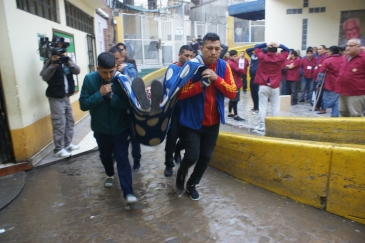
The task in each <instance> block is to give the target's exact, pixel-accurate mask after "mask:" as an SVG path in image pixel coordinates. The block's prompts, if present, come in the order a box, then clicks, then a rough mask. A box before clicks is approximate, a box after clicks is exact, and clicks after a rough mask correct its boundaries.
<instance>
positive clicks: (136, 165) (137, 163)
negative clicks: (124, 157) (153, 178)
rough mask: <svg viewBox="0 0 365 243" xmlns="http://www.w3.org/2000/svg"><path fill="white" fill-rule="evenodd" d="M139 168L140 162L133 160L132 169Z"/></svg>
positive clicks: (137, 169) (136, 169)
mask: <svg viewBox="0 0 365 243" xmlns="http://www.w3.org/2000/svg"><path fill="white" fill-rule="evenodd" d="M140 169H141V163H140V161H139V160H134V163H133V170H134V171H139V170H140Z"/></svg>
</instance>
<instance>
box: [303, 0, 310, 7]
mask: <svg viewBox="0 0 365 243" xmlns="http://www.w3.org/2000/svg"><path fill="white" fill-rule="evenodd" d="M308 7H309V0H303V8H308Z"/></svg>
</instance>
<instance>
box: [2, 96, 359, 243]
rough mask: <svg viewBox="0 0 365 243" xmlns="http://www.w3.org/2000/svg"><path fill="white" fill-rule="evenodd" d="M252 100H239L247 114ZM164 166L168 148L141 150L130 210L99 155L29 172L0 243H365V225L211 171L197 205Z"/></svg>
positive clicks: (8, 212)
mask: <svg viewBox="0 0 365 243" xmlns="http://www.w3.org/2000/svg"><path fill="white" fill-rule="evenodd" d="M248 102H249V100H248V101H247V102H246V105H245V106H247V107H242V106H244V104H243V102H242V101H241V103H239V105H240V104H241V105H242V106H241V107H240V111H241V112H242V113H243V112H245V111H246V110H248V109H249V108H252V107H250V104H249V103H248ZM307 106H309V105H307ZM303 107H304V104H303ZM298 109H299V108H298ZM302 109H303V110H304V108H302ZM240 115H241V114H240ZM249 115H250V114H249V113H247V112H246V113H245V115H242V116H246V117H245V118H247V117H248V116H249ZM252 117H253V118H252V120H254V119H255V115H252ZM235 122H236V121H234V120H233V119H230V120H228V123H229V124H230V125H225V126H221V130H223V131H230V132H235V133H247V132H248V128H247V127H244V126H245V124H248V122H247V120H246V121H245V122H240V123H239V124H241V128H240V129H239V128H238V127H240V125H238V124H235ZM237 123H238V122H237ZM242 127H243V128H242ZM163 162H164V144H161V145H159V146H156V147H146V146H143V147H142V170H141V171H139V172H133V187H134V190H135V194H136V195H137V197H138V198H139V200H140V201H139V203H138V204H136V205H134V206H131V207H130V206H127V205H126V204H125V203H124V200H123V199H122V194H121V190H120V187H119V185H118V183H116V184H115V186H114V187H113V188H104V186H103V182H104V179H105V173H104V171H103V167H102V165H101V163H100V160H99V157H98V152H90V153H88V154H84V155H81V156H79V157H73V158H70V159H67V160H63V161H62V162H59V163H57V164H53V165H49V166H45V167H43V168H36V169H34V170H33V171H31V172H27V173H26V174H27V175H26V184H25V187H24V189H23V191H22V193H21V194H20V195H19V196H18V198H17V199H16V200H15V201H14V202H13V203H12V204H11V205H10V206H9V207H7V208H6V209H5V210H4V211H3V212H1V213H0V242H110V243H111V242H169V243H177V242H180V243H183V242H247V243H251V242H259V243H269V242H270V243H272V242H305V243H306V242H310V243H320V242H321V243H322V242H326V243H332V242H338V243H342V242H354V243H362V242H365V225H361V224H358V223H356V222H353V221H350V220H348V219H345V218H342V217H339V216H336V215H333V214H330V213H327V212H324V211H321V210H318V209H315V208H313V207H309V206H306V205H302V204H300V203H297V202H295V201H293V200H290V199H288V198H285V197H282V196H280V195H277V194H275V193H272V192H270V191H267V190H264V189H261V188H259V187H256V186H253V185H251V184H248V183H245V182H242V181H239V180H236V179H235V178H233V177H231V176H229V175H227V174H225V173H222V172H220V171H218V170H216V169H214V168H211V167H209V168H208V170H207V171H206V173H205V174H204V176H203V179H202V181H201V183H200V185H199V186H198V187H197V189H198V191H199V192H200V194H201V199H200V200H199V201H192V200H190V198H189V197H188V196H187V195H184V196H183V197H182V198H177V196H176V194H175V191H174V182H175V177H174V176H173V177H170V178H165V177H164V175H163V170H164V164H163ZM175 171H176V169H175V170H174V172H175ZM115 181H117V178H116V180H115Z"/></svg>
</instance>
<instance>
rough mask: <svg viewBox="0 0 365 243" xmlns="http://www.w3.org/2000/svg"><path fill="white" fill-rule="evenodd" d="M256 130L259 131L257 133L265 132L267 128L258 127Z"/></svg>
mask: <svg viewBox="0 0 365 243" xmlns="http://www.w3.org/2000/svg"><path fill="white" fill-rule="evenodd" d="M254 130H257V131H259V132H265V127H262V126H256V127H255V128H254Z"/></svg>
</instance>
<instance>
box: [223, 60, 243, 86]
mask: <svg viewBox="0 0 365 243" xmlns="http://www.w3.org/2000/svg"><path fill="white" fill-rule="evenodd" d="M228 64H229V66H230V67H231V70H232V76H233V79H234V82H235V84H236V87H237V89H239V88H242V87H243V83H242V78H241V77H242V75H243V74H246V70H247V69H246V70H245V69H241V68H239V67H238V63H237V62H236V61H234V60H232V59H230V60H228Z"/></svg>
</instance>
